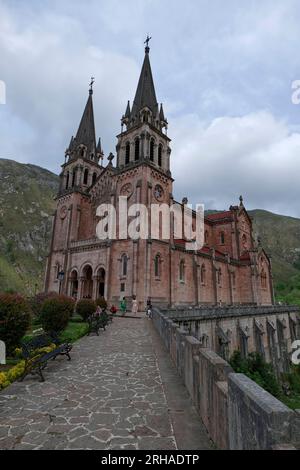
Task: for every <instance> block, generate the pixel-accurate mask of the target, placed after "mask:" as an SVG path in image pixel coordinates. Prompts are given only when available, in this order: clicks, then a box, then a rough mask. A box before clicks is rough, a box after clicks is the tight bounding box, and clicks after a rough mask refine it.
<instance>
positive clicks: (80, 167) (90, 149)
mask: <svg viewBox="0 0 300 470" xmlns="http://www.w3.org/2000/svg"><path fill="white" fill-rule="evenodd" d="M93 83H94V79H92V81H91V84H90V89H89V97H88V100H87V103H86V106H85V109H84V112H83V115H82V118H81V121H80V124H79V128H78V131H77V134H76V137H73V136H72V138H71V141H70V144H69V147H68V148H67V150H66V152H65V163H64V164H63V165H62V172H61V174H60V188H59V194H58V196H60V195H64V194H66V193H70V192H73V191H82V192H85V191H86V190H87V189H88V188H90V187H91V186H92V185H93V184H94V182H95V181H96V179H97V176H98V175H99V174H100V172H101V170H102V168H103V167H102V162H103V151H102V147H101V139H99V140H98V144H96V132H95V121H94V109H93Z"/></svg>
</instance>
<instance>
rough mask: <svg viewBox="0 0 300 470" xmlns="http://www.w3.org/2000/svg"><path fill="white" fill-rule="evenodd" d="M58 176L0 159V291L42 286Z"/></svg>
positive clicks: (38, 288) (28, 289) (31, 291)
mask: <svg viewBox="0 0 300 470" xmlns="http://www.w3.org/2000/svg"><path fill="white" fill-rule="evenodd" d="M58 180H59V179H58V176H56V175H54V174H53V173H51V172H50V171H48V170H45V169H43V168H40V167H38V166H35V165H25V164H22V163H17V162H15V161H12V160H6V159H0V291H3V290H7V289H12V290H17V291H20V292H23V293H26V294H31V293H33V292H34V291H39V290H41V289H42V286H43V275H44V266H45V258H46V256H47V252H48V248H49V240H50V235H51V226H52V218H51V215H52V214H53V212H54V209H55V201H54V200H53V198H54V195H55V194H56V193H57V189H58Z"/></svg>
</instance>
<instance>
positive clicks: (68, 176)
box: [66, 172, 70, 189]
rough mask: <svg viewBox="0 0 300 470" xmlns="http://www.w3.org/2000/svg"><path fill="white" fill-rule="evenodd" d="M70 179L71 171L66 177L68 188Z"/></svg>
mask: <svg viewBox="0 0 300 470" xmlns="http://www.w3.org/2000/svg"><path fill="white" fill-rule="evenodd" d="M69 180H70V173H69V172H67V178H66V189H68V187H69Z"/></svg>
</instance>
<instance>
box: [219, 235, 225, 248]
mask: <svg viewBox="0 0 300 470" xmlns="http://www.w3.org/2000/svg"><path fill="white" fill-rule="evenodd" d="M220 243H221V245H225V233H224V232H221V233H220Z"/></svg>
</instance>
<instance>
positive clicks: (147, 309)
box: [146, 297, 152, 319]
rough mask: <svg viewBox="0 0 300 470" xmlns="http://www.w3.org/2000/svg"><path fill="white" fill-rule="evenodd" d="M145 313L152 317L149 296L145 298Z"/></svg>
mask: <svg viewBox="0 0 300 470" xmlns="http://www.w3.org/2000/svg"><path fill="white" fill-rule="evenodd" d="M146 315H147V317H148V318H150V319H151V318H152V302H151V299H150V297H149V298H148V300H147V307H146Z"/></svg>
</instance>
